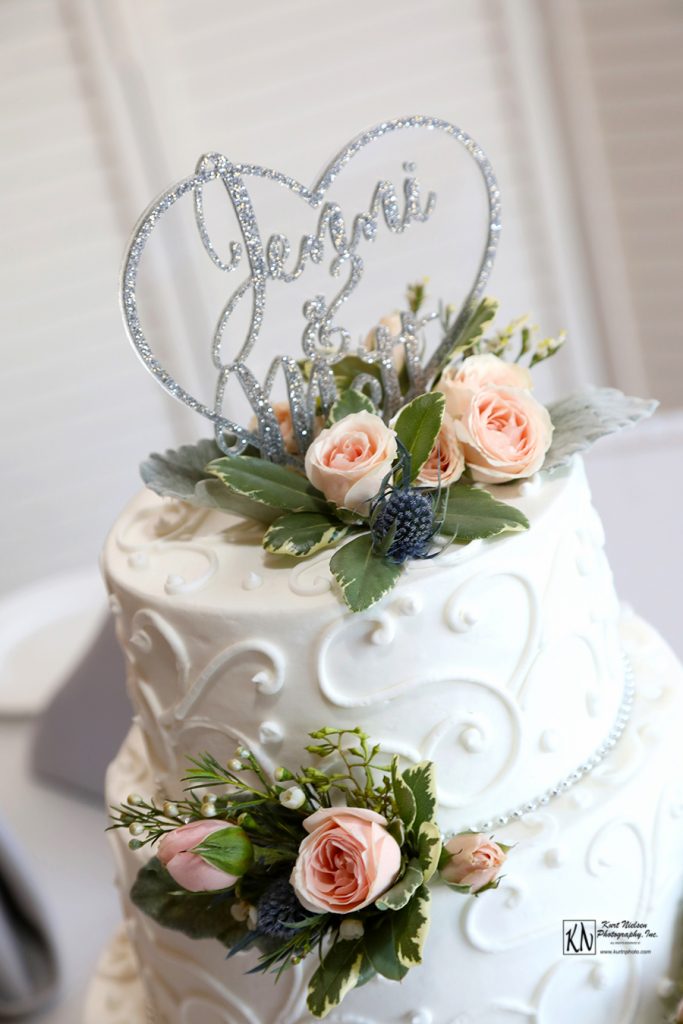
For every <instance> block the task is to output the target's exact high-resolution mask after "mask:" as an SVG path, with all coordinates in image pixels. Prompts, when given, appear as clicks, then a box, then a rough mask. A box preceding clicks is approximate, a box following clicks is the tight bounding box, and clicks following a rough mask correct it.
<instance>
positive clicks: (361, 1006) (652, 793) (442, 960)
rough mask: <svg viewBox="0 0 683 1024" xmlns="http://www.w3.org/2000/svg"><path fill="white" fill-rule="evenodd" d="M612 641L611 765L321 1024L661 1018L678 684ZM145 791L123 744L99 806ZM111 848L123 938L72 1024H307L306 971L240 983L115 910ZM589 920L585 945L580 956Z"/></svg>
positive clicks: (678, 801) (678, 771)
mask: <svg viewBox="0 0 683 1024" xmlns="http://www.w3.org/2000/svg"><path fill="white" fill-rule="evenodd" d="M622 640H623V644H624V648H625V651H626V653H627V655H628V656H629V658H630V660H631V664H632V667H633V670H634V677H635V686H636V699H635V704H634V710H633V713H632V715H631V718H630V721H629V724H628V727H627V729H626V730H625V732H624V734H623V736H622V737H621V739H620V740H619V742H618V744H617V746H616V747H615V748H614V749H613V750H612V752H611V754H610V756H609V757H608V758H607V759H606V760H605V761H604V762H603V763H602V764H601V765H600V766H599V767H598V768H596V769H595V770H594V771H593V772H592V773H591V774H590V775H588V776H586V777H584V778H583V779H582V780H581V781H580V782H579V783H577V784H576V785H575V786H574V787H573V788H572V789H571V790H569V791H568V792H566V793H563V794H562V795H560V796H559V797H557V798H556V799H555V800H554V801H552V802H551V803H549V804H548V805H547V806H545V807H542V808H540V809H537V810H535V811H533V812H530V813H528V814H526V815H524V816H523V817H522V818H521V819H519V820H517V821H514V822H513V823H511V824H510V825H508V826H506V827H505V828H501V829H498V830H497V833H496V835H497V838H499V839H500V840H501V841H503V842H505V843H514V844H516V848H515V850H514V852H513V853H512V854H511V856H510V858H509V861H508V864H507V865H506V869H507V873H506V877H505V878H504V880H503V882H502V884H501V886H500V888H499V890H498V891H497V892H495V893H486V894H484V895H483V896H482V897H480V898H477V899H472V898H462V897H459V896H457V895H455V894H453V893H451V892H450V891H449V890H447V889H445V888H441V887H438V886H437V887H435V888H434V891H433V911H432V924H431V929H430V933H429V938H428V940H427V946H426V950H425V960H424V963H423V964H422V965H421V966H420V967H418V968H415V969H413V970H411V971H410V972H409V973H408V975H407V977H406V978H405V979H404V981H403V982H401V983H400V984H397V983H395V982H389V981H385V980H384V979H381V978H375V979H373V980H372V981H370V982H369V983H368V984H367V985H365V986H364V987H362V988H360V989H357V990H355V991H353V992H351V993H350V994H349V996H347V998H346V999H345V1000H344V1003H343V1004H342V1006H341V1007H340V1008H338V1010H337V1011H336V1012H334V1013H332V1014H331V1015H330V1016H329V1017H328V1020H329V1021H330V1022H333V1024H399V1022H403V1024H519V1022H522V1021H531V1022H534V1024H569V1022H571V1024H576V1021H577V1020H580V1021H581V1022H582V1024H661V1022H662V1021H663V1020H664V1019H665V1006H664V1003H663V1001H662V997H663V996H666V995H667V994H668V993H669V992H670V991H671V989H672V987H673V986H672V983H671V981H670V978H671V977H672V976H673V975H674V974H675V973H676V972H677V971H678V970H680V969H681V968H682V967H683V963H679V962H678V961H677V956H676V952H675V948H674V946H675V935H676V932H677V927H678V921H679V917H680V909H681V898H682V897H683V771H682V769H683V757H682V756H681V745H680V739H679V733H680V723H681V722H683V672H682V671H681V668H680V666H679V664H678V662H677V661H676V659H675V657H674V655H673V654H672V652H671V651H670V649H669V648H668V647H667V646H666V644H665V643H664V642H663V641H662V640H661V638H660V637H659V636H658V635H657V634H656V632H655V631H654V630H652V629H651V628H650V627H649V626H647V625H646V624H644V623H643V622H642V621H641V620H640V619H637V618H636V617H635V616H633V615H631V614H625V615H624V617H623V619H622ZM550 682H551V681H549V684H550ZM152 787H153V780H152V779H151V777H150V776H149V772H148V769H147V767H146V765H145V763H144V760H143V758H142V754H141V744H140V737H139V735H138V734H137V733H136V731H135V729H134V730H133V731H132V732H131V734H130V735H129V737H128V739H127V741H126V743H125V744H124V747H123V749H122V751H121V753H120V754H119V756H118V758H117V759H116V761H115V762H114V764H113V765H112V768H111V770H110V775H109V780H108V796H109V799H110V801H111V802H112V803H113V802H116V801H120V800H121V799H122V798H125V794H127V793H128V792H129V791H130V790H131V789H136V790H141V791H143V792H144V791H146V790H150V791H151V789H152ZM113 840H114V847H115V850H116V857H117V862H118V877H119V883H120V885H121V888H122V893H123V904H124V911H125V915H126V935H125V936H119V937H118V938H117V940H116V942H115V943H114V945H113V946H112V948H111V949H110V951H109V952H108V954H107V955H106V956H105V957H104V958H103V962H102V964H101V967H100V970H99V972H98V975H97V977H96V979H95V980H94V982H93V986H92V990H91V992H90V997H89V1000H88V1007H87V1010H86V1024H123V1021H126V1024H147V1022H153V1024H304V1022H308V1021H310V1020H311V1019H312V1018H311V1017H310V1015H309V1014H308V1012H307V1010H306V1003H305V1000H306V986H307V980H308V977H309V975H310V973H311V971H312V969H313V967H314V964H313V963H310V964H307V963H304V964H300V965H298V966H297V967H293V968H292V969H290V970H288V971H287V972H286V973H285V974H284V975H283V977H282V978H281V979H280V980H279V981H278V982H277V983H275V982H274V980H271V978H270V977H269V976H268V975H265V976H264V975H247V974H245V973H244V972H245V971H246V970H248V969H249V968H250V967H251V966H253V963H254V962H255V954H253V953H243V954H238V955H237V956H236V957H234V958H233V959H230V960H226V951H225V949H224V948H223V947H222V946H221V945H220V944H219V943H217V942H215V941H207V940H202V941H192V940H190V939H188V938H186V937H185V936H183V935H182V934H179V933H177V932H173V931H169V930H167V929H164V928H161V927H159V926H158V925H156V924H155V923H154V922H153V921H151V920H150V919H148V918H147V917H145V916H144V915H143V914H141V913H140V912H139V911H138V910H136V908H134V907H133V906H131V904H130V902H129V901H128V899H127V895H126V894H127V892H128V890H129V888H130V886H131V884H132V882H133V880H134V878H135V875H136V873H137V871H138V869H139V867H140V866H141V864H142V863H143V860H144V858H141V856H140V853H139V852H138V853H134V852H132V851H130V850H129V849H128V846H127V837H126V835H125V834H123V833H121V832H116V833H113ZM593 922H597V930H598V934H597V938H596V939H595V941H594V942H593V944H592V945H589V943H590V936H591V935H592V928H593V925H592V923H593ZM605 922H609V924H608V925H605ZM574 923H577V924H576V928H574ZM625 923H627V924H625ZM582 925H583V929H582V927H581V926H582ZM628 925H630V927H628ZM603 927H604V928H605V929H606V931H607V932H615V931H623V930H626V931H628V932H630V933H631V940H630V941H629V942H627V943H624V942H620V941H618V940H617V939H615V938H614V936H613V935H610V934H607V935H600V930H601V928H603ZM568 931H570V933H571V935H572V938H573V941H572V943H570V944H569V946H568V947H567V943H566V935H567V932H568ZM582 931H583V935H584V940H583V943H582V940H581V935H582Z"/></svg>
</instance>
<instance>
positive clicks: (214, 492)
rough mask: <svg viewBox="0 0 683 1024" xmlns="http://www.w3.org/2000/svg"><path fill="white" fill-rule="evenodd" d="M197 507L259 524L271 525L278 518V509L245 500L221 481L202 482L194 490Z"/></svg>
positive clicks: (248, 499)
mask: <svg viewBox="0 0 683 1024" xmlns="http://www.w3.org/2000/svg"><path fill="white" fill-rule="evenodd" d="M194 493H195V501H194V504H196V505H203V506H205V507H206V508H217V509H220V510H221V511H222V512H231V513H232V514H233V515H236V516H243V517H245V518H247V519H255V520H256V521H257V522H259V523H265V524H266V525H269V524H270V523H272V522H273V520H274V519H276V518H277V516H278V515H279V512H278V510H277V509H274V508H270V507H269V506H268V505H261V504H260V502H258V501H252V500H251V499H250V498H245V497H244V495H242V494H236V493H235V491H230V490H228V488H227V487H226V486H225V484H223V483H221V481H220V480H215V479H213V478H212V479H210V480H200V481H199V483H198V484H197V486H196V487H195V489H194Z"/></svg>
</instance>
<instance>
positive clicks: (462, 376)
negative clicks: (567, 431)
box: [434, 352, 532, 418]
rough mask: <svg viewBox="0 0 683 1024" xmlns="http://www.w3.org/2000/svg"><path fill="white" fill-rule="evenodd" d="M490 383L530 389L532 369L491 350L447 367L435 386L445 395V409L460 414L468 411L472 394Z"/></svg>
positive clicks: (454, 414) (453, 413)
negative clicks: (510, 361) (501, 356)
mask: <svg viewBox="0 0 683 1024" xmlns="http://www.w3.org/2000/svg"><path fill="white" fill-rule="evenodd" d="M490 385H494V386H497V387H507V388H522V390H525V391H531V388H532V379H531V373H530V372H529V370H528V369H527V368H526V367H525V366H519V365H518V364H517V363H508V362H506V360H505V359H501V358H500V357H499V356H494V355H492V354H491V353H490V352H489V353H484V354H482V355H478V356H468V357H467V359H464V360H463V361H462V363H460V365H459V366H454V367H452V368H449V369H446V370H444V372H443V374H442V375H441V379H440V380H439V383H438V384H437V385H436V388H435V389H434V390H435V391H441V392H442V393H443V394H444V395H445V397H446V412H448V413H450V414H451V416H454V417H456V418H457V417H460V416H463V415H464V414H465V412H466V411H467V407H468V405H469V402H470V399H471V398H472V396H473V395H474V394H475V393H476V392H477V391H479V389H480V388H483V387H488V386H490Z"/></svg>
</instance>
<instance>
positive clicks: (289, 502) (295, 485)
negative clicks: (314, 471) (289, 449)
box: [206, 455, 327, 514]
mask: <svg viewBox="0 0 683 1024" xmlns="http://www.w3.org/2000/svg"><path fill="white" fill-rule="evenodd" d="M206 472H207V473H209V474H211V475H212V476H215V477H218V479H219V480H221V481H222V482H223V483H224V484H225V486H226V487H228V488H229V489H230V490H231V491H235V493H236V494H243V495H244V496H245V497H247V498H251V500H252V501H259V502H261V503H262V504H264V505H270V506H271V507H272V508H280V509H282V510H283V512H285V511H288V512H320V513H323V514H324V513H325V512H326V511H327V507H326V502H325V499H324V498H323V496H322V494H320V492H319V491H316V490H315V488H314V487H311V485H310V483H309V482H308V480H307V479H306V477H305V476H302V475H301V474H300V473H297V472H296V471H295V470H293V469H287V468H286V467H285V466H280V465H278V464H277V463H275V462H268V461H267V460H266V459H258V458H255V457H254V456H252V455H231V456H226V458H223V459H214V461H213V462H210V463H209V464H208V466H207V467H206Z"/></svg>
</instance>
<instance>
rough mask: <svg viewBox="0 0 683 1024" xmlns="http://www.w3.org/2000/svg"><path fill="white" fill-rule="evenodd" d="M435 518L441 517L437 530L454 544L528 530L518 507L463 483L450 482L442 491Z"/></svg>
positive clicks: (481, 489) (526, 521)
mask: <svg viewBox="0 0 683 1024" xmlns="http://www.w3.org/2000/svg"><path fill="white" fill-rule="evenodd" d="M436 517H437V521H439V520H440V519H443V522H442V524H441V526H440V527H439V533H440V534H442V535H443V536H445V537H453V539H454V540H455V541H457V543H458V544H468V543H469V542H470V541H471V540H478V539H480V538H483V537H496V536H498V534H500V533H510V532H516V531H519V530H528V529H529V520H528V519H527V518H526V516H525V515H524V513H523V512H520V511H519V509H517V508H515V507H514V506H513V505H508V504H507V503H506V502H503V501H498V500H497V499H496V498H494V497H493V495H491V494H489V492H488V491H486V490H484V489H483V488H480V487H472V486H470V485H469V484H465V483H455V484H451V486H450V487H449V488H448V490H447V491H446V492H444V493H443V494H442V496H441V500H440V502H439V507H438V508H437V513H436Z"/></svg>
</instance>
